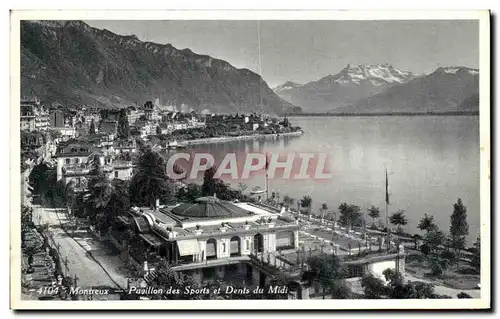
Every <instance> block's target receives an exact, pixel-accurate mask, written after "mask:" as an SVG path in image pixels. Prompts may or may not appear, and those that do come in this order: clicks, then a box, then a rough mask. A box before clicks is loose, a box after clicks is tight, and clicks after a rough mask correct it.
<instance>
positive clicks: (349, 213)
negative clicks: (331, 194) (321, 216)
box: [339, 203, 362, 229]
mask: <svg viewBox="0 0 500 319" xmlns="http://www.w3.org/2000/svg"><path fill="white" fill-rule="evenodd" d="M339 211H340V217H339V223H340V224H341V225H342V226H344V227H347V228H348V229H351V227H352V226H359V225H361V222H362V217H361V209H360V208H359V206H356V205H347V203H342V204H340V206H339Z"/></svg>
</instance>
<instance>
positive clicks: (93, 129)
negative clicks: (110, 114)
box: [89, 119, 95, 135]
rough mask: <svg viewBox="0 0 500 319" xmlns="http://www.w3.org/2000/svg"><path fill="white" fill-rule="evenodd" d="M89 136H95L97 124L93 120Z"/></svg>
mask: <svg viewBox="0 0 500 319" xmlns="http://www.w3.org/2000/svg"><path fill="white" fill-rule="evenodd" d="M89 134H90V135H94V134H95V123H94V119H92V121H91V122H90V128H89Z"/></svg>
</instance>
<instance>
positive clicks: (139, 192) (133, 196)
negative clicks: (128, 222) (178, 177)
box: [130, 148, 174, 207]
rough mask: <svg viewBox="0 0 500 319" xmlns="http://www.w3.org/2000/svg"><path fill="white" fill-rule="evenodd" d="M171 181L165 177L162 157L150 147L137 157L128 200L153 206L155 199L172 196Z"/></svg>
mask: <svg viewBox="0 0 500 319" xmlns="http://www.w3.org/2000/svg"><path fill="white" fill-rule="evenodd" d="M173 192H174V188H173V185H172V181H171V180H170V179H169V178H168V177H167V172H166V163H165V160H164V159H163V157H161V156H160V155H159V154H158V153H157V152H154V151H153V150H151V149H150V148H147V149H145V151H144V152H143V153H142V154H141V156H140V157H139V161H138V163H137V173H136V174H135V175H134V176H133V177H132V181H131V183H130V201H131V204H133V205H136V206H146V207H154V206H155V203H156V200H157V199H160V200H163V201H166V202H169V201H172V200H173V198H174V193H173Z"/></svg>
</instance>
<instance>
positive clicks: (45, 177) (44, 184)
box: [28, 162, 50, 196]
mask: <svg viewBox="0 0 500 319" xmlns="http://www.w3.org/2000/svg"><path fill="white" fill-rule="evenodd" d="M49 181H50V168H49V166H48V165H47V164H45V162H42V163H40V164H38V165H35V166H34V167H33V169H32V170H31V173H30V175H29V177H28V183H29V185H30V186H31V187H32V188H33V193H34V194H38V195H41V196H45V195H46V194H47V192H48V191H49V187H50V184H49Z"/></svg>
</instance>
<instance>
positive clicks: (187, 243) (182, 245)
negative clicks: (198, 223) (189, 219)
mask: <svg viewBox="0 0 500 319" xmlns="http://www.w3.org/2000/svg"><path fill="white" fill-rule="evenodd" d="M177 246H178V247H179V255H180V256H189V255H197V254H198V253H199V252H200V247H199V245H198V240H196V239H185V240H178V241H177Z"/></svg>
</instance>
